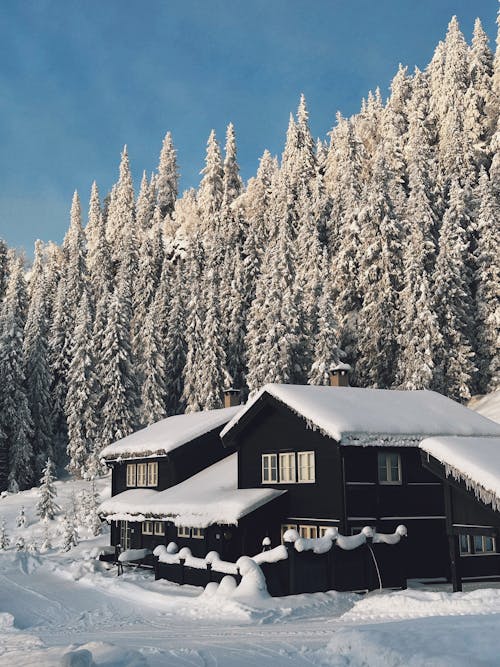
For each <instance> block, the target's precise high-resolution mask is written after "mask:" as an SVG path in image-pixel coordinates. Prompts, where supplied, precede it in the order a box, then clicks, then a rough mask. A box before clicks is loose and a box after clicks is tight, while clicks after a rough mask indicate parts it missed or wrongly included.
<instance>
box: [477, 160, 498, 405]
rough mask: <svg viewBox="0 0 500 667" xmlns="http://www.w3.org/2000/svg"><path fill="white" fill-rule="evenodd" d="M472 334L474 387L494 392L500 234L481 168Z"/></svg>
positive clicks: (492, 195) (489, 187) (495, 206)
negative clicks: (474, 365)
mask: <svg viewBox="0 0 500 667" xmlns="http://www.w3.org/2000/svg"><path fill="white" fill-rule="evenodd" d="M477 199H478V201H479V210H478V215H477V247H476V250H475V265H476V276H475V283H476V294H475V300H476V305H475V313H476V327H475V328H476V336H477V362H476V364H477V367H478V388H479V392H480V393H485V392H487V391H494V390H495V389H496V388H497V387H498V385H499V383H500V345H499V341H500V301H499V298H498V290H499V285H500V265H499V257H500V235H499V233H498V220H499V219H500V205H499V200H498V195H497V193H495V191H494V190H493V188H492V184H491V182H490V180H489V178H488V175H487V173H486V172H485V171H484V170H483V171H482V174H481V177H480V179H479V186H478V189H477Z"/></svg>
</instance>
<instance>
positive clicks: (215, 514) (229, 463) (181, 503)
mask: <svg viewBox="0 0 500 667" xmlns="http://www.w3.org/2000/svg"><path fill="white" fill-rule="evenodd" d="M237 487H238V461H237V454H236V453H235V454H231V455H230V456H228V457H226V458H225V459H223V460H222V461H219V462H218V463H214V464H213V465H212V466H210V467H208V468H206V469H205V470H202V471H201V472H199V473H198V474H197V475H194V476H193V477H190V478H189V479H187V480H185V481H184V482H181V483H180V484H177V485H176V486H173V487H170V488H169V489H165V490H164V491H154V490H152V489H130V490H129V491H124V492H123V493H119V494H117V495H116V496H113V497H111V498H109V499H108V500H105V501H104V502H103V503H102V504H101V506H100V508H99V513H100V514H101V515H103V516H105V517H106V518H107V519H108V521H118V520H124V519H127V520H131V521H144V520H145V519H153V520H158V521H172V522H173V523H174V524H175V525H176V526H192V527H195V528H206V527H207V526H210V525H211V524H223V525H224V524H227V525H238V521H239V519H241V518H242V517H244V516H246V515H247V514H250V512H253V511H254V510H255V509H257V508H259V507H261V506H262V505H264V504H266V503H268V502H269V501H271V500H274V499H275V498H277V497H278V496H281V495H282V494H283V493H286V492H285V491H281V490H276V489H268V488H265V489H261V488H258V489H238V488H237Z"/></svg>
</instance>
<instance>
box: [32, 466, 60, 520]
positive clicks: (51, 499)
mask: <svg viewBox="0 0 500 667" xmlns="http://www.w3.org/2000/svg"><path fill="white" fill-rule="evenodd" d="M54 482H55V477H54V466H53V464H52V461H51V460H50V458H49V459H47V463H46V464H45V468H44V469H43V475H42V478H41V479H40V486H39V488H38V494H39V498H38V503H37V505H36V513H37V514H38V516H39V517H40V518H41V519H44V520H46V519H53V518H54V516H55V514H56V512H57V511H58V510H59V506H58V505H57V503H56V502H55V497H56V496H57V489H56V487H55V485H54Z"/></svg>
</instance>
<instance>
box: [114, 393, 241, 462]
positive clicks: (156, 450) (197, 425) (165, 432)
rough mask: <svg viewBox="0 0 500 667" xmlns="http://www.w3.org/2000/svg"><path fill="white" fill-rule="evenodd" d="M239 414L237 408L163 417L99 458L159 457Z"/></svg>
mask: <svg viewBox="0 0 500 667" xmlns="http://www.w3.org/2000/svg"><path fill="white" fill-rule="evenodd" d="M240 410H241V406H236V407H233V408H222V409H220V410H203V411H201V412H191V413H189V414H186V415H174V416H173V417H167V419H162V420H161V421H159V422H156V423H155V424H151V426H148V427H147V428H143V429H141V430H140V431H136V432H135V433H131V434H130V435H128V436H127V437H126V438H123V439H122V440H118V441H117V442H114V443H113V444H111V445H108V446H107V447H104V449H103V450H102V452H101V457H102V458H104V459H108V460H110V459H117V458H121V459H126V458H130V457H134V456H141V457H145V458H147V457H151V456H163V455H165V454H168V453H169V452H171V451H173V450H174V449H177V447H180V446H181V445H183V444H185V443H186V442H190V441H191V440H194V439H195V438H198V437H200V436H202V435H204V434H205V433H209V432H210V431H213V430H214V429H216V428H220V427H222V426H224V424H227V422H228V421H229V420H230V419H232V418H233V417H234V416H235V415H236V414H237V413H238V412H239V411H240Z"/></svg>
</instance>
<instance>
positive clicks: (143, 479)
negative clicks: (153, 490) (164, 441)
mask: <svg viewBox="0 0 500 667" xmlns="http://www.w3.org/2000/svg"><path fill="white" fill-rule="evenodd" d="M127 486H128V487H136V486H142V487H144V486H158V461H152V462H151V463H128V464H127Z"/></svg>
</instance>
